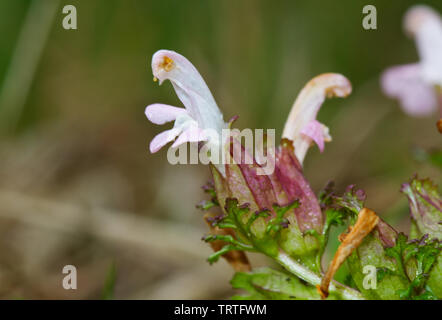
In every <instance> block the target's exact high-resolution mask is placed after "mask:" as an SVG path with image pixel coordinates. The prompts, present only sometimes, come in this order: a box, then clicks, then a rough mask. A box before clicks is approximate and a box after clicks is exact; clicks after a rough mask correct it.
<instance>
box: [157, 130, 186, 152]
mask: <svg viewBox="0 0 442 320" xmlns="http://www.w3.org/2000/svg"><path fill="white" fill-rule="evenodd" d="M180 132H181V129H178V128H172V129H170V130H166V131H163V132H161V133H159V134H157V135H156V136H155V137H154V138H153V139H152V141H151V142H150V145H149V149H150V152H151V153H155V152H157V151H158V150H160V149H161V148H162V147H164V146H165V145H166V144H167V143H169V142H171V141H173V140H174V139H175V138H176V137H177V136H178V135H179V134H180Z"/></svg>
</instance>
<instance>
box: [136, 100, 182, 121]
mask: <svg viewBox="0 0 442 320" xmlns="http://www.w3.org/2000/svg"><path fill="white" fill-rule="evenodd" d="M144 113H145V114H146V117H147V119H149V121H150V122H152V123H155V124H165V123H167V122H171V121H175V120H176V118H177V117H178V116H180V115H187V114H188V113H187V111H186V109H184V108H178V107H174V106H170V105H167V104H161V103H154V104H151V105H149V106H147V107H146V110H145V111H144Z"/></svg>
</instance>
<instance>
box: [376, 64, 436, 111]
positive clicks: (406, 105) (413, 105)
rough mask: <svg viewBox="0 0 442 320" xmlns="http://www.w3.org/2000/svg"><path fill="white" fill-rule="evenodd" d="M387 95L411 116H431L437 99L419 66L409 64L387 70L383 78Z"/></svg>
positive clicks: (383, 86) (382, 83)
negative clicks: (395, 99) (398, 102)
mask: <svg viewBox="0 0 442 320" xmlns="http://www.w3.org/2000/svg"><path fill="white" fill-rule="evenodd" d="M381 85H382V88H383V90H384V92H385V94H386V95H388V96H390V97H392V98H397V99H398V100H399V101H400V104H401V106H402V109H403V110H404V112H406V113H407V114H409V115H411V116H426V115H429V114H431V113H432V112H433V111H434V110H435V108H436V106H437V99H436V94H435V92H434V88H433V87H432V86H431V85H428V84H426V83H425V82H424V80H423V78H422V75H421V66H420V65H419V64H407V65H403V66H395V67H391V68H389V69H387V70H386V71H385V72H384V73H383V74H382V77H381Z"/></svg>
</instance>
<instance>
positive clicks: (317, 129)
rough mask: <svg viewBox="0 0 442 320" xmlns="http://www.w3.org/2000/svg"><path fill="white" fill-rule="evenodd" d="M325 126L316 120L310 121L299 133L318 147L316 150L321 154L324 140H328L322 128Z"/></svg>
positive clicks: (325, 131) (326, 133)
mask: <svg viewBox="0 0 442 320" xmlns="http://www.w3.org/2000/svg"><path fill="white" fill-rule="evenodd" d="M324 127H325V126H324V125H323V124H322V123H320V122H319V121H318V120H313V121H310V122H309V123H308V124H307V125H306V126H305V127H304V128H303V129H302V130H301V133H302V134H303V135H305V136H307V137H308V138H310V139H312V140H313V141H314V142H316V144H317V145H318V148H319V150H320V151H321V152H323V151H324V142H325V139H326V138H328V139H330V136H328V132H327V130H326V129H325V128H324Z"/></svg>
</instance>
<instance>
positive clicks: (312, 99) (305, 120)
mask: <svg viewBox="0 0 442 320" xmlns="http://www.w3.org/2000/svg"><path fill="white" fill-rule="evenodd" d="M350 93H351V83H350V81H348V79H347V78H346V77H344V76H343V75H340V74H336V73H325V74H322V75H319V76H317V77H315V78H313V79H312V80H310V81H309V82H308V83H307V85H306V86H305V87H304V88H303V89H302V91H301V92H300V93H299V95H298V97H297V98H296V101H295V103H294V105H293V107H292V110H291V111H290V114H289V116H288V118H287V121H286V123H285V126H284V132H283V134H282V137H283V138H287V139H289V140H292V141H293V145H294V147H295V155H296V157H297V158H298V160H299V162H300V163H301V164H302V161H303V160H304V157H305V155H306V153H307V150H308V148H309V147H310V142H311V141H310V139H305V136H303V135H301V133H302V132H301V131H302V130H303V129H304V128H305V127H306V125H307V124H309V123H310V122H311V121H313V120H315V119H316V116H317V114H318V111H319V109H320V108H321V105H322V103H323V102H324V101H325V98H326V97H346V96H348V95H349V94H350Z"/></svg>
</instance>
